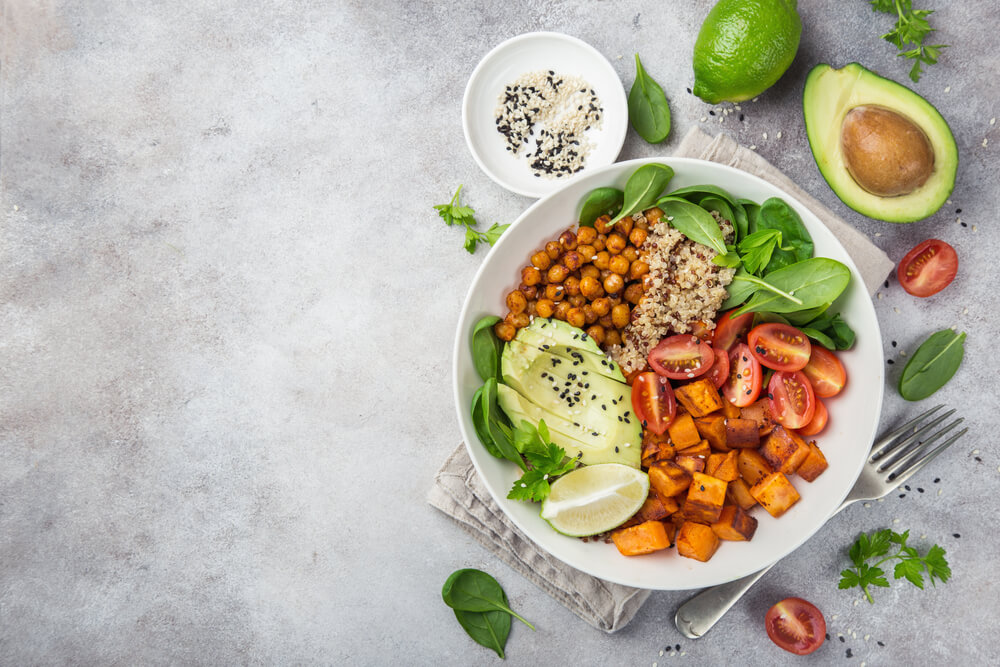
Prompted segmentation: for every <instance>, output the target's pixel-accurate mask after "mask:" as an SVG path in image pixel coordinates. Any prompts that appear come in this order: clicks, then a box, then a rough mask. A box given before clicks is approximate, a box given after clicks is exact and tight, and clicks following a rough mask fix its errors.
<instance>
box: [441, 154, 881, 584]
mask: <svg viewBox="0 0 1000 667" xmlns="http://www.w3.org/2000/svg"><path fill="white" fill-rule="evenodd" d="M653 162H659V163H663V164H667V165H668V166H671V167H675V166H683V165H693V164H699V165H701V164H707V165H710V166H711V168H713V169H716V168H717V169H720V170H722V171H724V172H730V173H738V174H739V178H749V179H751V180H752V181H757V182H758V183H759V184H763V185H764V186H765V187H767V188H773V189H774V190H777V191H778V192H780V193H781V196H782V197H784V198H787V199H788V200H789V201H790V202H791V203H792V204H793V205H794V206H795V207H796V208H797V209H800V210H804V211H806V212H808V214H809V215H811V216H812V217H813V218H814V219H815V220H816V221H817V222H818V223H819V224H820V225H821V226H822V227H823V228H825V229H826V230H827V231H829V232H830V234H831V236H832V237H833V239H834V241H835V242H836V243H837V244H838V245H839V246H840V248H841V250H842V251H843V254H844V256H845V257H846V259H847V261H846V262H844V263H845V264H847V266H848V268H849V269H850V270H851V273H852V276H853V278H854V279H855V280H861V272H860V271H859V270H858V267H857V264H855V262H854V259H853V258H852V257H851V256H850V253H848V252H847V249H846V248H845V247H844V245H843V243H841V242H840V240H839V239H838V238H837V237H836V235H834V234H833V232H832V231H831V230H830V229H829V227H827V226H826V225H825V224H824V223H823V221H822V219H820V217H819V216H818V215H816V214H815V213H813V211H812V209H810V208H809V207H807V206H806V205H805V204H803V203H802V202H801V201H800V200H799V199H798V198H797V197H794V196H792V195H791V194H789V193H788V192H787V191H785V190H784V189H783V188H781V187H779V186H778V185H775V184H774V183H771V182H769V181H767V180H765V179H763V178H761V177H759V176H757V175H755V174H752V173H750V172H748V171H744V170H742V169H737V168H735V167H731V166H729V165H726V164H722V163H719V162H713V161H711V160H702V159H700V158H689V157H671V156H661V157H649V158H636V159H632V160H626V161H622V162H615V163H613V164H610V165H606V166H604V167H600V168H597V169H595V170H594V171H592V172H590V173H589V174H588V176H599V175H600V174H602V173H605V172H609V171H617V170H621V169H623V168H629V167H631V168H632V169H635V168H638V167H640V166H642V165H644V164H649V163H653ZM575 185H576V182H575V180H573V181H567V182H566V183H564V184H563V187H561V188H559V189H557V190H554V191H553V192H551V193H549V194H547V195H545V196H544V197H542V198H540V199H538V200H537V201H535V202H533V203H531V204H530V205H529V206H528V207H527V208H526V209H525V210H524V211H523V212H522V213H521V215H520V216H518V217H517V219H516V220H515V221H514V222H513V223H511V229H513V228H515V226H516V225H519V224H520V223H521V222H522V221H524V220H527V219H529V218H530V217H531V214H532V213H533V212H534V211H535V209H537V208H539V207H541V206H544V205H545V203H546V202H547V201H548V200H549V199H550V198H553V197H555V196H557V195H558V194H560V193H561V192H562V191H563V190H564V189H566V188H567V187H570V186H575ZM508 231H509V230H508ZM504 240H505V238H504V236H501V238H500V240H499V241H498V242H497V243H496V244H495V245H494V246H493V247H492V248H491V249H490V251H489V252H488V253H487V254H486V256H485V257H484V258H483V262H482V264H480V266H479V268H478V269H477V270H476V273H475V275H474V276H473V278H472V280H471V281H470V284H469V290H468V291H467V292H466V296H465V299H464V301H463V303H462V308H461V310H460V311H459V317H458V323H457V330H456V335H455V341H454V347H453V350H452V353H453V357H452V395H453V400H454V404H455V409H456V413H457V416H458V420H459V431H460V432H462V434H463V443H464V445H465V448H466V451H467V453H468V454H469V458H470V459H471V460H472V464H473V466H474V468H475V470H476V474H477V475H479V478H480V480H481V481H482V483H483V485H484V486H485V487H486V489H487V490H488V491H489V493H490V496H491V497H492V499H493V501H494V502H495V503H496V504H497V505H498V506H499V508H500V510H501V511H502V512H503V514H504V516H505V517H506V518H507V519H508V520H509V521H510V522H511V523H513V524H514V525H515V526H516V527H517V528H518V530H520V531H521V532H522V533H523V534H524V537H525V538H526V539H528V540H531V542H532V543H533V544H534V545H535V546H536V548H538V549H540V550H541V551H543V552H544V553H547V554H550V555H551V556H552V557H554V558H556V559H558V560H560V561H561V562H563V563H566V564H567V565H569V566H570V567H574V568H576V569H578V570H580V571H582V572H585V573H586V574H589V575H591V576H594V577H596V578H598V579H601V580H604V581H610V582H613V583H617V584H621V585H624V586H632V587H636V585H637V584H636V583H635V582H634V581H630V580H628V579H627V578H621V577H614V576H611V577H609V576H607V574H606V573H597V572H594V571H593V569H592V568H590V567H589V566H588V565H587V564H586V563H580V562H573V560H572V559H567V558H565V557H564V556H563V555H559V554H556V553H554V552H553V551H551V550H550V549H548V548H546V547H545V546H543V545H542V544H540V543H538V542H537V541H535V540H534V539H533V538H532V537H531V535H532V533H533V532H534V529H533V528H530V527H527V526H525V525H523V523H522V522H521V521H520V520H519V519H518V518H517V517H516V516H514V515H513V514H512V513H509V512H507V510H506V509H505V508H504V503H503V502H502V500H501V499H502V498H506V493H500V492H499V490H498V489H495V488H494V485H493V484H492V483H491V481H490V479H489V478H488V477H487V476H486V475H485V474H484V473H483V470H482V468H481V467H480V465H479V461H478V460H477V457H476V456H475V455H474V454H473V450H472V443H471V441H470V439H469V438H467V437H465V429H464V424H465V421H466V417H467V415H466V414H465V413H466V412H467V410H466V409H465V406H463V405H462V403H461V396H460V392H459V383H460V379H459V359H460V355H461V354H462V353H463V350H464V348H465V346H466V344H467V342H468V341H467V335H466V334H467V332H465V331H464V329H465V328H466V327H463V324H464V323H465V322H466V319H467V318H468V310H469V308H470V301H471V296H472V294H473V289H474V287H475V286H477V285H478V284H479V281H480V279H481V278H482V275H483V273H484V272H485V271H486V267H487V266H488V265H489V260H490V258H491V257H492V255H493V254H494V253H495V252H497V250H498V248H500V247H501V244H502V243H503V242H504ZM865 293H866V294H868V292H867V289H866V290H865ZM868 296H870V295H868ZM865 304H866V306H867V308H869V309H871V314H872V317H871V320H872V323H873V326H874V331H872V332H871V334H872V335H874V336H877V338H878V339H879V340H880V341H881V340H882V333H881V327H880V326H879V322H878V317H877V314H876V313H875V307H874V304H873V303H872V302H871V299H870V298H869V299H868V300H866V301H865ZM878 351H879V355H880V357H881V359H880V361H882V362H884V352H883V351H882V348H881V345H879V346H878ZM877 375H878V378H877V379H878V382H877V383H874V384H875V385H876V390H875V394H876V396H875V397H874V398H875V412H874V414H875V419H874V420H873V421H872V423H871V425H870V427H869V433H868V438H867V439H868V441H869V442H874V439H875V437H876V432H877V430H878V425H879V416H880V415H881V413H882V406H883V399H884V394H885V365H884V363H879V364H878V369H877ZM471 433H473V434H474V431H471ZM477 442H478V440H477ZM866 461H867V456H863V457H859V459H858V463H857V466H856V468H855V470H854V471H853V473H852V474H851V476H850V480H851V481H850V484H846V485H845V486H844V488H843V490H842V493H841V494H840V495H839V498H837V504H836V505H834V507H833V509H832V511H831V512H830V513H829V514H828V515H827V516H825V517H823V519H822V521H819V522H817V523H816V524H815V527H814V528H813V529H812V530H811V531H810V530H806V531H803V534H802V535H801V536H800V537H799V538H796V539H794V540H792V542H790V543H789V545H788V546H787V547H786V548H785V549H783V550H782V552H783V553H780V554H779V556H778V557H777V558H776V559H774V560H772V561H771V562H769V563H765V564H764V565H763V566H762V567H768V566H770V565H773V564H774V563H776V562H778V561H779V560H781V559H782V558H785V557H786V556H788V555H789V554H791V553H792V552H793V551H795V550H796V549H798V548H799V547H800V546H802V544H804V543H805V542H806V541H807V540H809V539H810V538H811V537H813V536H814V535H815V534H816V533H818V532H819V531H820V529H821V528H822V527H823V526H824V525H825V524H826V522H827V521H829V520H830V518H831V517H832V516H833V515H835V514H837V512H839V511H840V507H841V505H842V504H843V501H844V499H845V498H846V497H847V495H848V494H849V493H850V491H851V489H852V488H853V487H854V485H855V484H856V483H857V479H858V477H859V476H860V474H861V471H862V469H863V467H864V465H865V463H866ZM550 530H551V528H550ZM624 569H626V570H627V568H624ZM759 569H760V568H756V567H754V568H749V569H746V570H736V571H735V572H734V573H733V574H732V576H730V577H729V578H727V579H725V580H721V581H718V582H716V583H714V584H709V585H721V584H723V583H729V582H731V581H735V580H737V579H740V578H741V577H745V576H747V575H749V574H752V573H754V572H756V571H759ZM704 587H705V584H693V585H691V586H680V587H678V586H671V587H649V586H645V587H644V588H646V589H647V590H691V589H694V588H704Z"/></svg>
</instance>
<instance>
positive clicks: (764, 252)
mask: <svg viewBox="0 0 1000 667" xmlns="http://www.w3.org/2000/svg"><path fill="white" fill-rule="evenodd" d="M780 244H781V232H779V231H778V230H776V229H761V230H759V231H756V232H754V233H753V234H750V235H749V236H747V237H746V238H745V239H743V240H742V241H740V243H739V250H740V255H741V259H742V260H743V266H744V267H746V270H747V271H749V272H750V273H752V274H754V275H760V274H761V273H762V272H763V270H764V267H765V266H767V264H768V262H770V261H771V255H772V254H773V253H774V249H775V248H777V247H778V246H779V245H780Z"/></svg>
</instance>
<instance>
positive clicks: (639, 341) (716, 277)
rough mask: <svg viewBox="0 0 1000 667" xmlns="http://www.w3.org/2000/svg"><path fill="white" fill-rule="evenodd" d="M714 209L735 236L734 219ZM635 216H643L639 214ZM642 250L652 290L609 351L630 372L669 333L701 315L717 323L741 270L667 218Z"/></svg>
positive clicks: (679, 331)
mask: <svg viewBox="0 0 1000 667" xmlns="http://www.w3.org/2000/svg"><path fill="white" fill-rule="evenodd" d="M712 215H713V216H714V217H715V218H716V220H718V221H719V226H720V227H721V228H722V231H723V234H724V235H725V237H726V241H727V242H730V241H731V240H732V236H733V225H732V223H731V222H730V221H729V220H725V219H723V218H721V217H720V216H719V215H718V214H717V213H716V212H714V211H713V212H712ZM633 219H634V220H641V219H643V216H642V214H636V215H635V216H633ZM641 250H642V253H643V255H644V256H645V257H646V258H647V259H646V261H647V263H648V264H649V275H650V278H649V281H648V284H647V287H646V291H645V294H644V297H643V300H642V301H641V302H640V303H639V305H638V306H636V308H635V310H634V311H633V312H632V321H631V323H630V324H629V325H628V327H627V328H626V329H625V331H624V334H623V341H622V344H621V345H616V346H614V347H612V348H611V350H610V351H609V352H610V354H611V357H612V358H613V359H614V360H615V361H617V362H618V363H619V365H621V367H622V368H623V369H624V370H625V372H626V373H630V372H632V371H634V370H637V369H641V368H643V367H645V365H646V357H647V356H649V351H650V350H651V349H652V348H653V347H655V346H656V344H657V343H659V342H660V340H661V339H662V338H663V337H665V336H668V335H671V334H682V333H687V332H689V331H691V330H692V323H693V322H696V321H699V320H700V321H701V322H703V323H705V324H706V325H707V326H708V327H709V328H712V327H714V326H715V316H716V312H717V311H718V310H719V306H721V305H722V303H723V302H724V301H725V300H726V298H727V297H728V293H727V292H726V285H728V284H729V283H730V282H731V281H732V279H733V274H734V273H735V269H730V268H723V267H721V266H718V265H717V264H713V263H712V259H713V258H714V257H715V255H716V252H715V251H714V250H712V249H711V248H709V247H708V246H704V245H702V244H700V243H695V242H694V241H691V240H690V239H687V238H686V237H685V236H684V235H683V234H681V233H680V232H678V231H677V230H676V229H674V228H672V227H671V226H670V223H669V221H668V220H667V219H666V218H663V219H661V220H660V221H658V222H656V223H655V224H652V225H650V227H649V235H648V236H647V238H646V242H645V243H644V244H643V246H642V248H641Z"/></svg>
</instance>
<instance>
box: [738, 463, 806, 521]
mask: <svg viewBox="0 0 1000 667" xmlns="http://www.w3.org/2000/svg"><path fill="white" fill-rule="evenodd" d="M750 495H752V496H753V497H754V498H755V499H756V500H757V502H759V503H760V504H761V506H762V507H763V508H764V509H766V510H767V512H768V514H770V515H771V516H773V517H775V518H777V517H779V516H781V515H782V514H784V513H785V512H787V511H788V508H789V507H791V506H792V505H794V504H795V503H797V502H799V492H798V491H796V490H795V487H794V486H792V483H791V482H789V481H788V478H787V477H785V473H783V472H772V473H771V474H770V475H767V476H765V477H764V478H762V479H761V480H760V481H759V482H757V483H756V484H754V485H753V486H751V487H750Z"/></svg>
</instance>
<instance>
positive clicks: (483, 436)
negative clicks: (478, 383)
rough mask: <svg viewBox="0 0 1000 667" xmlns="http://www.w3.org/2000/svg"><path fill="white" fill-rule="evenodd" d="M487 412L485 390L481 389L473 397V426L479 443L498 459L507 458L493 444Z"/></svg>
mask: <svg viewBox="0 0 1000 667" xmlns="http://www.w3.org/2000/svg"><path fill="white" fill-rule="evenodd" d="M485 410H486V408H485V404H484V403H483V388H482V387H480V388H479V389H477V390H476V393H475V394H474V395H473V396H472V425H473V427H474V428H475V429H476V435H478V436H479V442H481V443H483V447H485V448H486V451H488V452H489V453H490V455H491V456H495V457H496V458H498V459H502V458H505V457H504V455H503V452H501V451H500V449H499V448H498V447H497V446H496V443H494V442H493V434H492V433H490V427H489V424H488V422H487V421H486V412H485Z"/></svg>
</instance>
